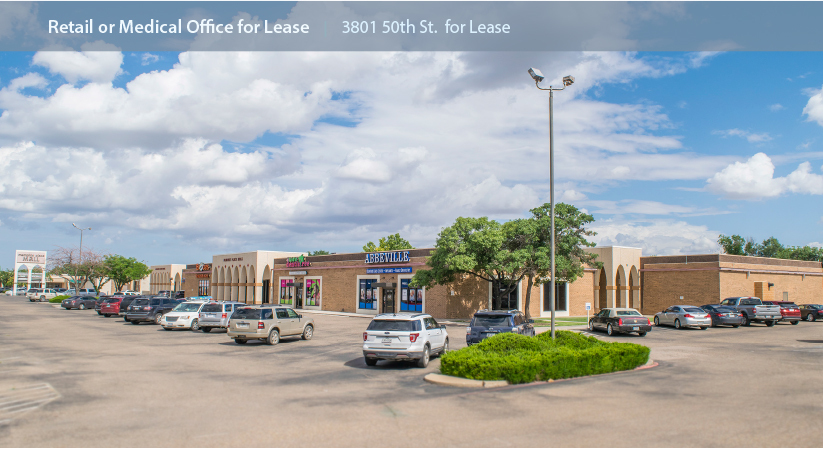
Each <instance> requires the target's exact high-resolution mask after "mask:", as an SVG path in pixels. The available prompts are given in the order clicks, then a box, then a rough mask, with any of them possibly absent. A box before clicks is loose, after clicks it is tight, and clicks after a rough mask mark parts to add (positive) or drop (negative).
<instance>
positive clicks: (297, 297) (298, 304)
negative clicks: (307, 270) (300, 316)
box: [294, 282, 303, 309]
mask: <svg viewBox="0 0 823 449" xmlns="http://www.w3.org/2000/svg"><path fill="white" fill-rule="evenodd" d="M295 290H297V291H296V292H295V294H294V308H295V309H302V308H303V283H302V282H301V283H300V284H298V285H297V286H296V287H295Z"/></svg>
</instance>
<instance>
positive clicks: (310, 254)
mask: <svg viewBox="0 0 823 449" xmlns="http://www.w3.org/2000/svg"><path fill="white" fill-rule="evenodd" d="M327 254H329V252H328V251H324V250H322V249H318V250H317V251H309V256H325V255H327Z"/></svg>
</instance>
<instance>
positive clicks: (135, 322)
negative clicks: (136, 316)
mask: <svg viewBox="0 0 823 449" xmlns="http://www.w3.org/2000/svg"><path fill="white" fill-rule="evenodd" d="M131 324H140V322H139V321H137V320H134V321H132V322H131Z"/></svg>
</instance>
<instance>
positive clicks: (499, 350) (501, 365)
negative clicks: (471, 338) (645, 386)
mask: <svg viewBox="0 0 823 449" xmlns="http://www.w3.org/2000/svg"><path fill="white" fill-rule="evenodd" d="M555 334H556V339H555V340H554V341H552V339H551V333H550V332H544V333H542V334H539V335H537V336H536V337H526V336H524V335H518V334H510V333H506V334H499V335H496V336H494V337H490V338H487V339H485V340H483V341H482V342H480V343H478V344H476V345H473V346H469V347H466V348H463V349H460V350H458V351H452V352H448V353H446V354H444V355H443V357H442V359H441V362H440V372H442V373H443V374H446V375H449V376H458V377H465V378H468V379H477V380H500V379H505V380H508V381H509V382H510V383H513V384H520V383H528V382H533V381H536V380H549V379H565V378H569V377H580V376H588V375H591V374H603V373H611V372H614V371H623V370H629V369H634V368H637V367H638V366H640V365H643V364H644V363H646V362H647V361H648V360H649V351H650V350H649V348H647V347H646V346H642V345H637V344H634V343H609V342H605V341H601V340H598V339H596V338H594V337H586V336H584V335H580V334H578V333H576V332H571V331H557V332H556V333H555Z"/></svg>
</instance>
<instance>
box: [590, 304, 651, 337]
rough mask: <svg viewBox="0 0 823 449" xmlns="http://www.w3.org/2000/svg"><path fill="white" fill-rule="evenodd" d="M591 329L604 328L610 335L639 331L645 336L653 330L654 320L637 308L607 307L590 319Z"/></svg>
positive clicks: (638, 333) (639, 333)
mask: <svg viewBox="0 0 823 449" xmlns="http://www.w3.org/2000/svg"><path fill="white" fill-rule="evenodd" d="M589 330H590V331H594V330H603V331H606V333H607V334H608V335H610V336H611V335H614V334H617V333H631V332H637V335H639V336H641V337H645V336H646V333H647V332H651V330H652V322H651V321H649V319H648V318H646V317H644V316H643V315H642V314H641V313H640V312H638V311H637V310H636V309H630V308H624V307H620V308H607V309H601V310H600V312H597V314H595V315H594V316H593V317H591V319H589Z"/></svg>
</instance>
